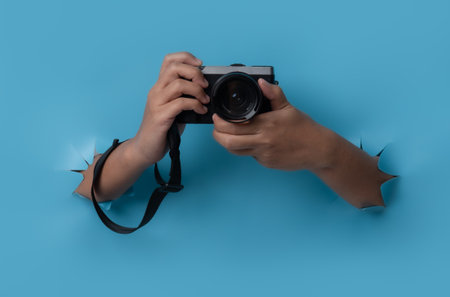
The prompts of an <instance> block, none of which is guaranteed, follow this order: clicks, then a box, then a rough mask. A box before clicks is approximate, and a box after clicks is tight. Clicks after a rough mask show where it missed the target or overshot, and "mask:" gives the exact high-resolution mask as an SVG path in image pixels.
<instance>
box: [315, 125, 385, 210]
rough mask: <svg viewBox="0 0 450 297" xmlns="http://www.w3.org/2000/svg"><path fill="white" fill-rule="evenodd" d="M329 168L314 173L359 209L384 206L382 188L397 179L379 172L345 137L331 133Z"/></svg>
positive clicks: (376, 160) (375, 162)
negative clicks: (384, 184)
mask: <svg viewBox="0 0 450 297" xmlns="http://www.w3.org/2000/svg"><path fill="white" fill-rule="evenodd" d="M329 135H330V136H329V138H330V139H329V145H330V146H331V147H333V149H332V150H330V153H331V154H332V156H331V157H330V163H329V166H326V167H324V168H319V169H316V170H313V172H314V173H315V174H316V175H317V176H318V177H319V178H320V179H322V181H324V182H325V183H326V184H327V185H328V186H329V187H330V188H331V189H333V190H334V191H335V192H336V193H337V194H338V195H339V196H340V197H342V198H344V199H345V200H347V201H348V202H349V203H350V204H352V205H353V206H355V207H357V208H364V207H369V206H384V201H383V197H382V194H381V188H380V187H381V185H382V184H383V183H384V182H386V181H387V180H389V179H391V178H392V177H393V176H391V175H389V174H387V173H385V172H383V171H381V170H379V169H378V157H372V156H370V155H368V154H367V153H366V152H364V151H363V150H361V149H359V148H358V147H356V146H354V145H353V144H351V143H350V142H348V141H347V140H345V139H344V138H343V137H341V136H339V135H338V134H336V133H334V132H331V133H329Z"/></svg>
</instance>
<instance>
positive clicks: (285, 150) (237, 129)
mask: <svg viewBox="0 0 450 297" xmlns="http://www.w3.org/2000/svg"><path fill="white" fill-rule="evenodd" d="M258 83H259V85H260V87H261V90H262V91H263V93H264V95H265V96H266V97H267V98H268V99H269V100H270V101H271V105H272V111H271V112H267V113H264V114H260V115H258V116H256V117H255V118H253V119H252V120H250V121H249V122H247V123H244V124H236V123H230V122H227V121H225V120H223V119H221V118H220V117H219V116H217V115H214V116H213V120H214V131H213V136H214V138H215V139H216V140H217V141H218V142H219V143H220V144H222V145H223V146H224V147H225V148H227V149H228V150H229V151H230V152H231V153H233V154H236V155H248V156H253V157H254V158H255V159H256V160H257V161H258V162H259V163H261V164H262V165H263V166H266V167H269V168H276V169H282V170H301V169H306V170H310V171H311V172H313V173H314V174H316V175H317V176H318V177H319V178H320V179H322V180H323V181H324V182H325V183H326V184H327V185H328V186H329V187H330V188H331V189H333V190H334V191H335V192H336V193H337V194H338V195H339V196H341V197H342V198H344V199H345V200H347V201H348V202H349V203H351V204H352V205H354V206H355V207H358V208H363V207H368V206H378V205H381V206H384V202H383V198H382V196H381V190H380V186H381V184H382V183H384V182H385V181H387V180H389V179H390V178H392V176H391V175H388V174H386V173H384V172H382V171H380V170H379V169H378V165H377V163H378V157H371V156H369V155H368V154H367V153H365V152H364V151H362V150H360V149H359V148H357V147H355V146H354V145H353V144H351V143H349V142H348V141H347V140H345V139H344V138H342V137H341V136H339V135H338V134H336V133H335V132H333V131H331V130H330V129H327V128H326V127H324V126H322V125H320V124H318V123H316V122H315V121H313V120H312V119H311V118H310V117H309V116H308V115H306V114H305V113H303V112H301V111H300V110H298V109H296V108H295V107H293V106H292V105H291V104H289V102H288V101H287V99H286V97H285V96H284V94H283V91H282V90H281V88H280V87H278V86H277V85H273V84H270V83H268V82H266V81H265V80H263V79H260V80H259V81H258Z"/></svg>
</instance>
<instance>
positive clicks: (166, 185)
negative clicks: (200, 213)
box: [91, 122, 183, 234]
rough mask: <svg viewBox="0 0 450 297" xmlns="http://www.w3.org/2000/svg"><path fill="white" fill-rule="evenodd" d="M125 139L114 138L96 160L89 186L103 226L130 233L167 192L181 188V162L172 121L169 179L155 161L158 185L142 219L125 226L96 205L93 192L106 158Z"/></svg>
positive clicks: (169, 137) (168, 135)
mask: <svg viewBox="0 0 450 297" xmlns="http://www.w3.org/2000/svg"><path fill="white" fill-rule="evenodd" d="M125 141H126V140H125ZM125 141H122V142H119V140H118V139H114V141H113V144H112V145H111V147H110V148H109V149H108V150H107V151H106V152H105V153H103V155H102V156H101V157H100V159H99V160H98V161H97V163H96V164H95V167H94V177H93V180H92V187H91V197H92V203H93V204H94V208H95V211H96V212H97V214H98V216H99V217H100V219H101V220H102V222H103V224H105V226H106V227H108V228H109V229H111V230H112V231H114V232H117V233H121V234H128V233H132V232H134V231H136V230H137V229H139V228H141V227H143V226H145V225H146V224H147V223H148V222H149V221H150V220H151V219H152V218H153V216H154V215H155V213H156V211H157V210H158V207H159V205H160V204H161V202H162V201H163V199H164V197H166V195H167V193H169V192H171V193H175V192H179V191H181V189H183V186H182V185H181V163H180V142H181V139H180V133H179V132H178V125H177V123H176V122H174V123H173V124H172V126H171V127H170V129H169V131H168V132H167V142H168V146H169V155H170V159H171V161H172V163H171V167H170V173H169V175H170V178H169V181H168V182H166V181H164V179H163V178H162V177H161V174H160V173H159V170H158V165H157V164H156V163H155V167H154V171H155V179H156V182H157V183H158V184H159V185H160V186H159V187H158V188H156V189H155V190H154V191H153V193H152V195H151V196H150V199H149V200H148V204H147V208H146V209H145V213H144V216H143V217H142V220H141V222H140V223H139V225H138V226H137V227H125V226H122V225H119V224H117V223H115V222H113V221H112V220H111V219H110V218H108V216H107V215H106V214H105V213H104V212H103V210H102V209H101V207H100V205H98V202H97V200H96V198H95V194H94V188H95V187H98V183H99V180H100V174H101V173H102V170H103V166H104V165H105V161H106V159H107V158H108V156H109V155H110V154H111V153H112V152H113V151H114V150H115V149H116V148H117V147H118V146H119V145H120V144H122V143H123V142H125Z"/></svg>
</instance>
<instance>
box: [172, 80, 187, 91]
mask: <svg viewBox="0 0 450 297" xmlns="http://www.w3.org/2000/svg"><path fill="white" fill-rule="evenodd" d="M173 83H174V86H175V89H177V90H180V89H182V88H183V86H184V81H183V80H182V79H180V78H178V79H176V80H175V81H174V82H173Z"/></svg>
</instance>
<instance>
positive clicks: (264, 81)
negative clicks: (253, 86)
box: [259, 78, 269, 86]
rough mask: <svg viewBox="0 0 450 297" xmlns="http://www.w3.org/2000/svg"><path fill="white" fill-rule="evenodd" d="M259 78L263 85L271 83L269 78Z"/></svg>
mask: <svg viewBox="0 0 450 297" xmlns="http://www.w3.org/2000/svg"><path fill="white" fill-rule="evenodd" d="M259 80H260V82H261V83H262V84H263V85H266V86H268V85H269V83H268V82H267V80H265V79H264V78H260V79H259Z"/></svg>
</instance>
